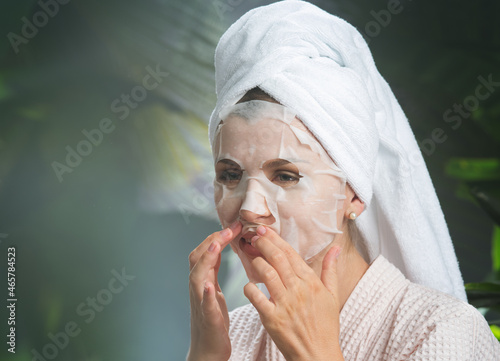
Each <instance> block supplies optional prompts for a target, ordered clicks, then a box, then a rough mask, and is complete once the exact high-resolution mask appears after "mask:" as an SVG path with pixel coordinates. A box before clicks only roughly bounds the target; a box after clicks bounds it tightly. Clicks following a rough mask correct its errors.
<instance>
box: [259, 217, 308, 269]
mask: <svg viewBox="0 0 500 361" xmlns="http://www.w3.org/2000/svg"><path fill="white" fill-rule="evenodd" d="M257 234H258V235H259V236H260V238H263V239H267V240H269V241H270V242H271V243H272V244H274V245H275V246H276V247H278V248H279V249H280V250H281V251H282V252H283V253H284V255H285V257H286V258H287V260H288V263H289V264H290V266H291V267H292V269H293V270H294V272H295V274H296V275H298V276H300V277H302V276H304V275H309V276H310V275H312V274H313V273H314V272H313V271H312V269H311V267H309V266H308V265H307V263H305V262H304V260H303V259H302V257H300V256H299V254H298V253H297V251H295V249H293V247H292V246H291V245H290V244H289V243H288V242H286V241H285V240H284V239H283V238H281V237H280V236H279V235H278V234H277V233H276V232H275V231H274V230H272V229H271V228H269V227H265V226H259V227H258V228H257ZM260 238H259V239H260ZM255 244H257V241H256V242H255Z"/></svg>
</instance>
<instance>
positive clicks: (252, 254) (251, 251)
mask: <svg viewBox="0 0 500 361" xmlns="http://www.w3.org/2000/svg"><path fill="white" fill-rule="evenodd" d="M238 246H239V247H240V249H241V250H242V251H243V253H244V254H245V255H246V256H247V257H248V258H250V259H254V258H257V257H263V256H262V253H260V251H259V250H258V249H257V248H255V247H254V246H252V245H251V244H250V243H247V241H246V240H245V238H243V237H240V240H239V241H238Z"/></svg>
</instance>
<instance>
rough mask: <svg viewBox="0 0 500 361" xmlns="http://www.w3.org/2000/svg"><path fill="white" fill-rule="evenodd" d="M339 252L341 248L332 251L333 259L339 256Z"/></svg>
mask: <svg viewBox="0 0 500 361" xmlns="http://www.w3.org/2000/svg"><path fill="white" fill-rule="evenodd" d="M340 252H342V248H337V249H336V250H335V251H334V254H333V255H334V257H335V259H337V258H339V256H340Z"/></svg>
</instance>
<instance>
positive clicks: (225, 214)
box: [214, 187, 241, 228]
mask: <svg viewBox="0 0 500 361" xmlns="http://www.w3.org/2000/svg"><path fill="white" fill-rule="evenodd" d="M214 199H215V205H216V206H215V209H216V210H217V215H218V216H219V220H220V222H221V224H222V227H224V228H225V227H229V225H231V223H233V222H234V221H236V219H237V218H238V216H239V213H240V208H241V199H240V198H239V197H223V196H222V191H221V192H218V190H217V187H216V190H215V197H214Z"/></svg>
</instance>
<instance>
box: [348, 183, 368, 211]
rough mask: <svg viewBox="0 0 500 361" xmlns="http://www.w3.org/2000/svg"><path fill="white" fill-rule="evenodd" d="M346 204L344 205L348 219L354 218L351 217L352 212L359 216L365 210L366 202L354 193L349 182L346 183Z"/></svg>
mask: <svg viewBox="0 0 500 361" xmlns="http://www.w3.org/2000/svg"><path fill="white" fill-rule="evenodd" d="M345 202H346V205H345V207H344V210H345V214H344V217H346V218H347V219H352V218H351V217H350V215H351V213H354V214H355V215H356V217H359V215H360V214H361V213H363V211H364V210H365V203H364V202H363V201H362V200H361V199H360V198H359V197H358V196H357V194H356V193H354V191H353V189H352V188H351V186H350V185H349V184H346V200H345Z"/></svg>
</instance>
